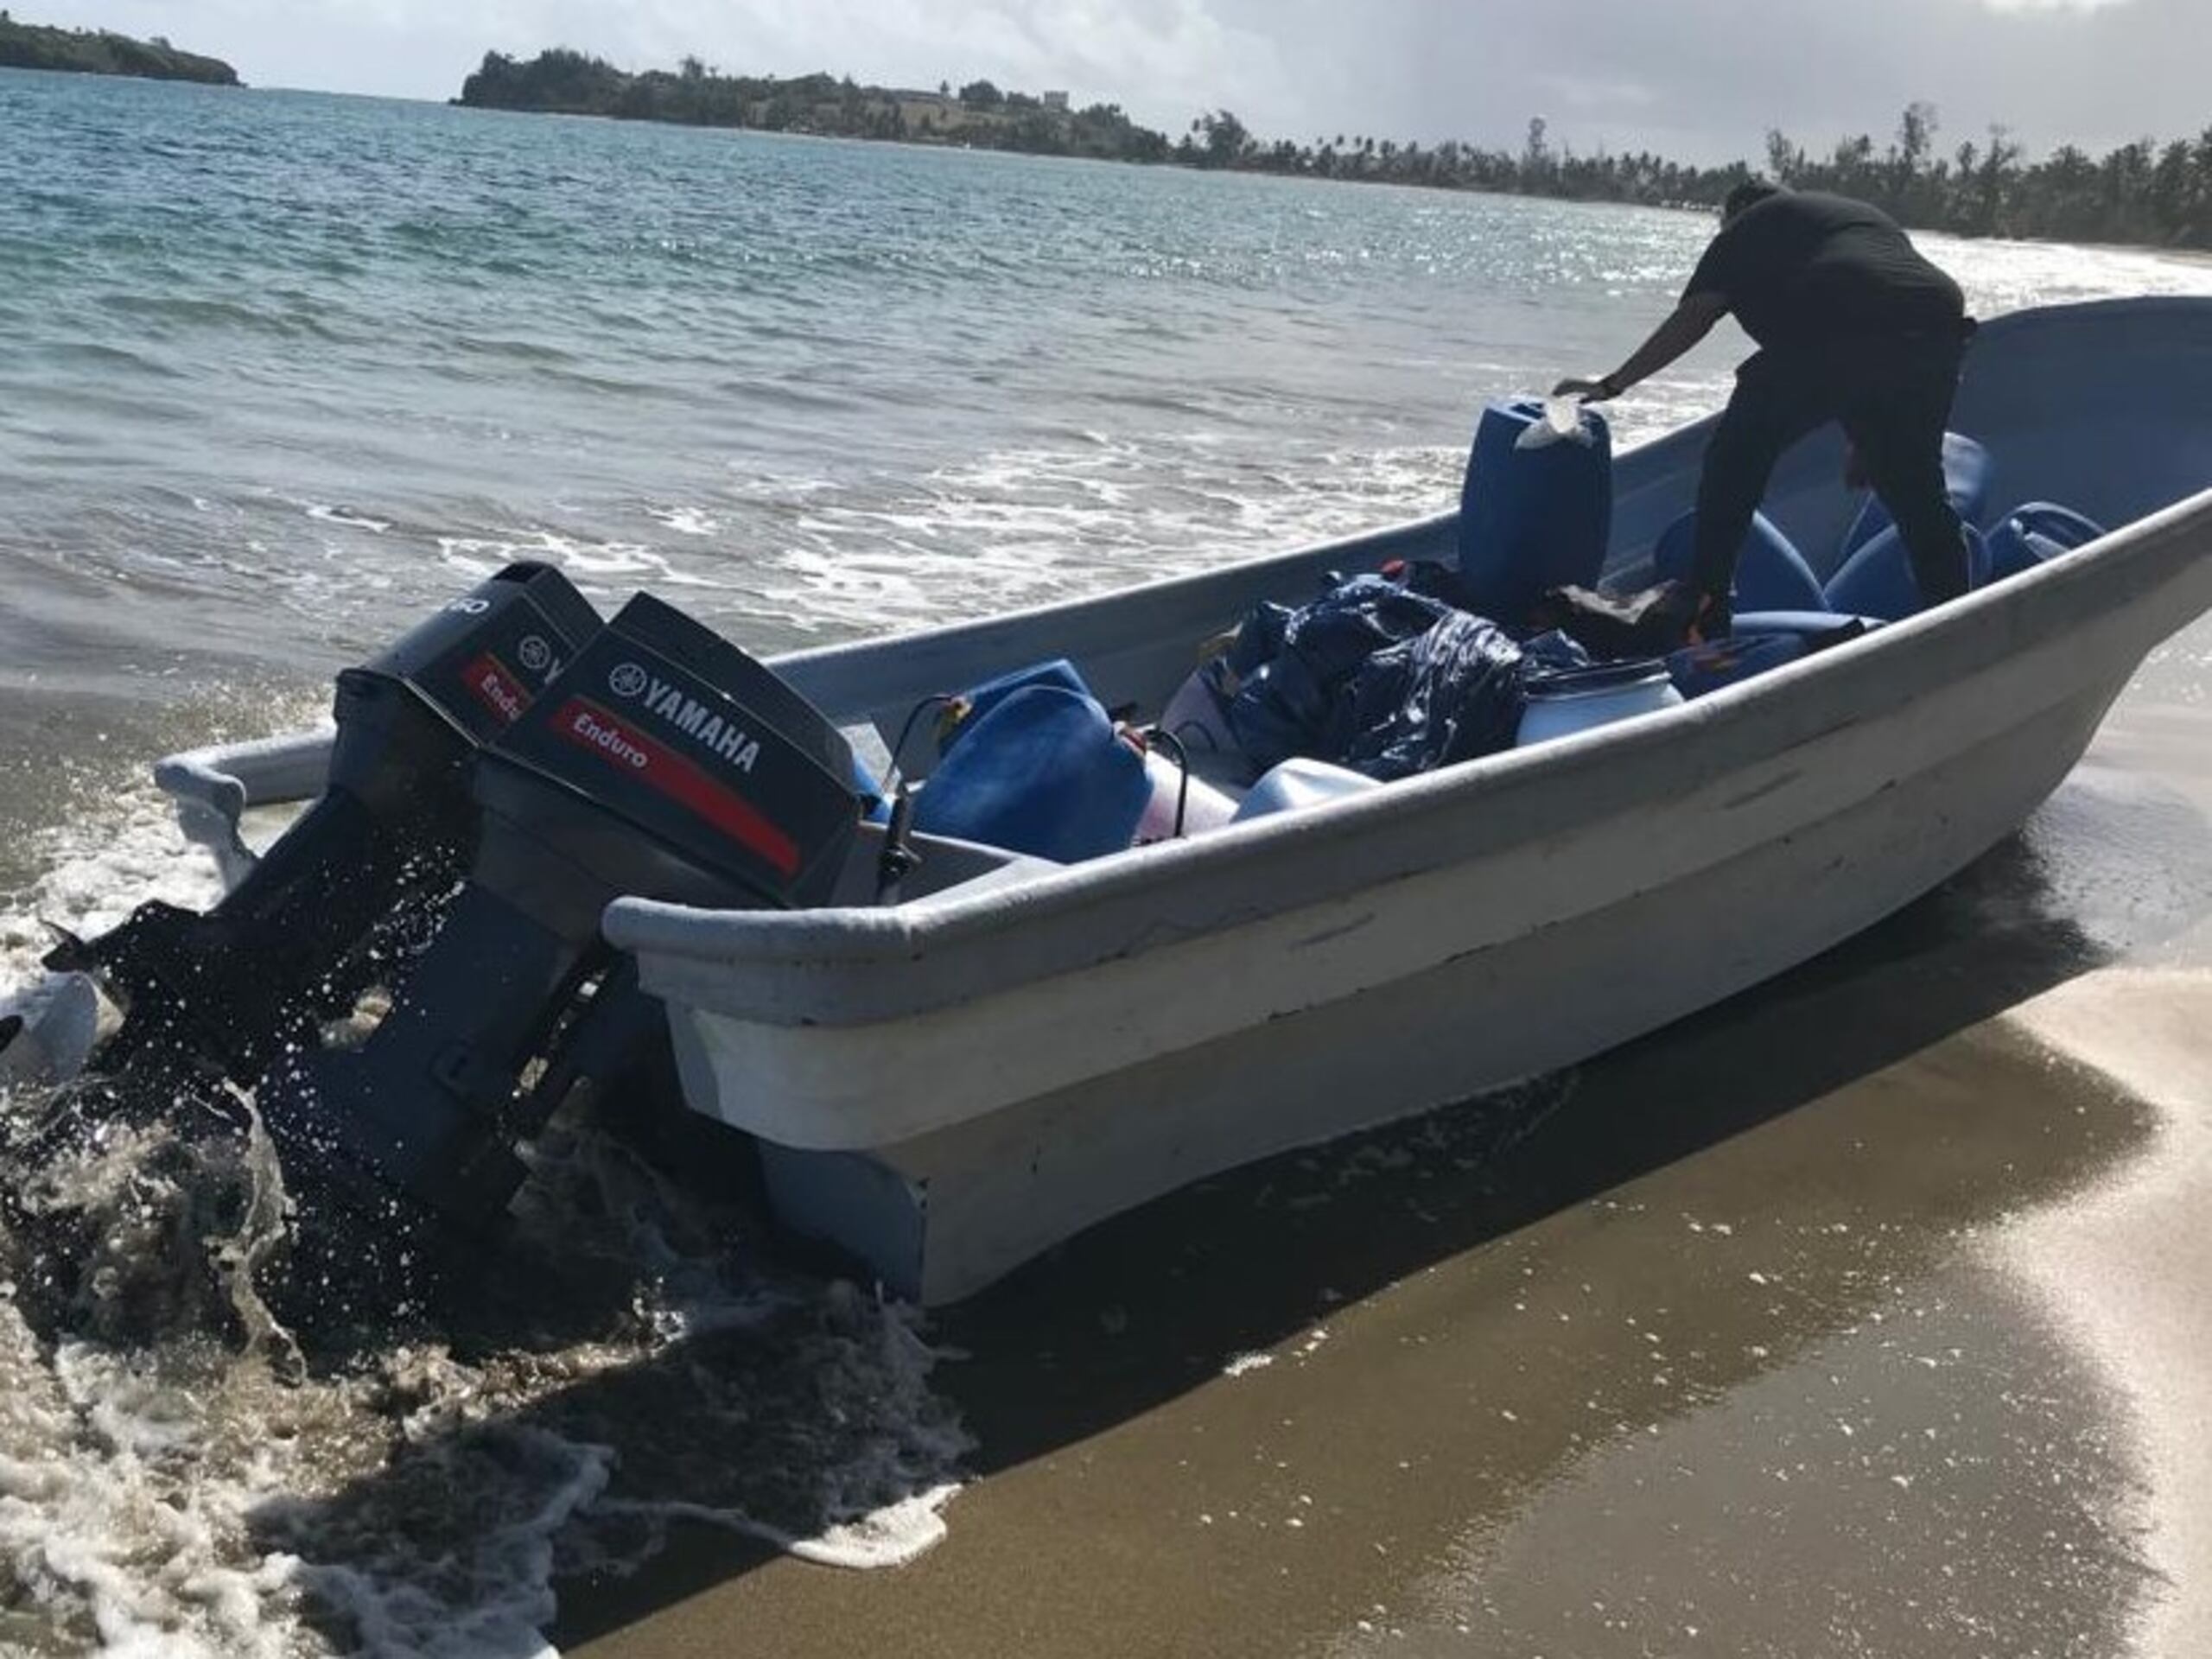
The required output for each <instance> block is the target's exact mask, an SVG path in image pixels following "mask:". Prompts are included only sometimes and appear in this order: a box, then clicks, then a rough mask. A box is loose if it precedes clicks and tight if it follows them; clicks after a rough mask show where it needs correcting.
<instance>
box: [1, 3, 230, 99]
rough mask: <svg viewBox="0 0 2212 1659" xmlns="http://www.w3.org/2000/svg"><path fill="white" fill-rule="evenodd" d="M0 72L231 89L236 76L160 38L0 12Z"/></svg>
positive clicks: (222, 64)
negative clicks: (54, 25) (52, 24)
mask: <svg viewBox="0 0 2212 1659" xmlns="http://www.w3.org/2000/svg"><path fill="white" fill-rule="evenodd" d="M0 69H59V70H62V71H65V72H67V73H73V74H86V75H136V76H138V77H139V78H141V79H146V80H199V81H206V82H207V83H208V84H209V85H211V86H237V85H238V71H237V70H235V69H233V68H232V67H231V66H230V65H229V64H227V63H225V62H223V61H222V60H220V59H219V58H204V57H201V56H200V54H197V53H194V52H180V51H178V50H177V49H176V48H175V47H173V46H171V45H170V44H169V43H168V41H165V40H163V39H162V37H161V36H160V35H156V36H155V37H154V38H153V39H152V40H150V41H134V40H132V39H131V38H130V36H129V35H111V34H109V33H108V32H107V31H106V30H105V29H48V28H43V27H41V25H39V24H36V23H19V22H16V20H15V19H14V18H13V17H12V16H10V15H9V14H8V13H7V12H5V11H0Z"/></svg>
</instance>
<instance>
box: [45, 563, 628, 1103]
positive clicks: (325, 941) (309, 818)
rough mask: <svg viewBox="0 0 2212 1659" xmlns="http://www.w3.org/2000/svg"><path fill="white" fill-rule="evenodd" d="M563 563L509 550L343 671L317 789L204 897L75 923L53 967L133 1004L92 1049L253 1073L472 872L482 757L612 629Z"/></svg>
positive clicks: (118, 1061) (362, 980) (352, 988)
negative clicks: (494, 566)
mask: <svg viewBox="0 0 2212 1659" xmlns="http://www.w3.org/2000/svg"><path fill="white" fill-rule="evenodd" d="M599 627H600V619H599V616H598V613H596V612H594V610H593V609H592V607H591V606H590V604H589V603H588V601H586V600H585V599H584V597H583V595H582V594H579V593H578V592H577V591H576V590H575V588H574V587H573V586H572V585H571V584H570V583H569V580H568V579H567V578H566V577H565V576H563V575H562V574H561V573H560V572H559V571H558V570H556V569H552V568H551V567H550V566H548V565H542V564H527V563H524V564H513V565H510V566H508V567H507V568H506V569H504V570H501V571H500V572H499V574H498V575H494V576H493V577H491V578H490V579H488V580H487V581H486V582H482V583H481V584H480V585H479V586H478V587H477V588H475V589H474V591H473V592H471V593H468V594H465V595H463V596H462V597H461V598H459V599H456V600H454V601H452V602H451V603H449V604H448V605H447V606H446V607H444V608H443V609H442V610H441V611H440V612H439V613H437V614H436V615H435V616H434V617H432V618H430V619H429V620H428V621H426V622H423V624H421V625H420V626H417V627H416V628H415V629H414V630H413V631H412V632H410V633H408V634H407V635H406V636H405V637H404V639H401V640H400V641H399V642H398V643H397V645H393V646H392V647H391V649H390V650H388V651H386V652H384V653H383V654H382V655H381V656H379V657H378V658H375V659H374V660H373V661H372V662H370V663H367V664H364V665H363V666H361V667H359V668H351V669H347V670H346V671H344V672H343V673H341V674H340V675H339V677H338V695H337V706H336V710H335V712H336V716H337V721H338V733H337V737H336V740H335V742H334V747H333V748H332V751H331V758H330V772H329V779H328V784H327V788H326V791H325V792H324V794H323V795H322V797H321V799H320V800H318V801H317V802H316V803H315V805H314V806H313V807H311V808H310V809H309V810H308V811H307V812H306V813H305V814H304V815H303V816H302V817H301V818H300V820H299V821H298V822H297V823H295V824H293V825H292V827H291V828H290V829H288V830H287V831H286V832H285V833H284V835H283V836H282V837H280V838H279V839H278V840H277V842H276V844H275V845H274V846H272V847H271V848H270V849H269V852H268V853H267V855H265V856H264V857H263V858H262V859H261V860H260V861H259V862H258V863H257V864H256V865H255V866H254V868H252V870H251V872H250V873H249V874H247V876H246V878H245V880H243V881H242V882H240V883H239V885H238V887H237V888H236V889H235V890H234V891H233V892H232V893H231V894H230V895H229V896H228V897H227V898H226V899H223V901H222V902H221V903H220V904H219V905H217V906H215V907H214V908H213V910H211V911H209V912H207V913H206V914H204V915H201V914H197V913H194V912H191V911H187V910H181V909H179V908H177V907H176V906H172V905H165V904H162V903H159V902H154V903H149V904H146V905H143V906H140V907H139V908H138V909H137V911H136V912H133V913H132V915H131V917H130V919H129V920H128V921H126V922H124V924H123V925H121V926H120V927H118V928H116V929H115V930H114V931H111V932H109V933H106V934H105V935H103V936H101V937H100V938H97V939H92V940H90V941H85V940H76V939H72V940H69V941H67V943H65V944H62V945H60V946H59V947H57V948H56V949H55V950H54V951H53V952H52V953H51V954H50V955H49V956H48V957H47V964H48V966H49V967H51V968H55V969H91V970H92V971H95V972H97V973H99V975H101V976H103V977H104V978H105V981H106V982H107V983H108V984H109V985H110V986H111V988H113V989H114V990H115V991H116V992H117V993H118V996H119V997H120V999H121V1000H122V1001H123V1002H124V1005H125V1007H126V1008H127V1010H128V1017H127V1019H126V1020H125V1021H124V1026H123V1027H122V1029H121V1030H120V1031H119V1032H118V1033H117V1034H116V1035H115V1036H114V1037H112V1038H111V1039H109V1040H108V1042H107V1043H106V1044H105V1045H104V1046H103V1047H102V1050H101V1052H99V1054H98V1055H97V1056H96V1057H95V1058H94V1065H95V1066H96V1067H97V1068H98V1069H101V1070H105V1071H117V1070H120V1069H122V1068H124V1066H126V1065H130V1063H131V1062H132V1060H133V1059H134V1058H137V1057H138V1056H140V1055H145V1054H149V1053H153V1054H162V1055H164V1056H165V1057H166V1056H167V1052H168V1051H171V1050H182V1051H186V1052H193V1053H197V1054H200V1055H201V1056H204V1057H205V1058H207V1059H210V1060H213V1062H215V1063H216V1064H217V1065H219V1067H220V1068H221V1069H222V1070H223V1071H225V1072H226V1073H227V1074H228V1075H229V1076H230V1077H232V1080H233V1081H235V1082H238V1083H239V1084H247V1085H251V1084H252V1083H253V1082H254V1080H255V1078H256V1077H257V1076H258V1074H259V1073H260V1071H261V1070H262V1068H263V1066H264V1065H265V1064H266V1063H267V1060H268V1058H269V1057H270V1055H271V1054H273V1053H274V1052H277V1049H278V1048H279V1047H280V1046H282V1045H283V1041H284V1039H286V1038H287V1037H288V1036H289V1035H291V1034H293V1033H296V1032H298V1031H299V1030H301V1029H302V1027H305V1026H306V1025H308V1024H309V1023H310V1022H312V1021H314V1020H320V1019H327V1018H330V1017H332V1016H334V1015H336V1014H343V1013H345V1012H347V1011H348V1010H350V1009H351V1008H352V1007H353V1002H354V1000H355V999H356V998H357V997H358V996H359V995H360V994H361V992H362V991H364V990H365V989H366V988H368V986H369V985H370V984H371V983H372V982H374V981H375V980H376V979H377V978H378V977H379V976H380V975H379V969H378V964H377V963H375V962H374V961H373V960H372V957H373V955H374V951H373V950H372V948H371V942H372V940H374V939H375V938H377V936H378V930H380V929H383V928H387V927H389V926H391V925H393V922H394V918H404V917H405V916H407V915H408V914H409V913H410V912H416V911H419V910H420V908H421V907H423V906H429V905H433V904H435V902H436V901H437V900H439V899H442V897H443V896H445V895H446V894H448V893H451V892H452V890H453V889H454V887H456V886H457V885H458V884H459V882H460V880H461V877H462V875H463V874H465V872H466V870H467V861H468V858H469V855H470V853H471V851H472V849H473V848H474V839H475V837H474V829H475V824H476V818H477V812H476V808H475V804H474V801H473V800H472V799H471V798H470V794H469V776H470V764H469V763H470V761H471V760H473V759H474V756H475V754H476V753H477V751H478V750H479V748H480V747H481V746H482V745H484V744H485V743H487V742H489V741H492V740H493V738H495V737H497V736H499V734H502V733H504V732H505V731H506V730H507V728H509V727H510V726H511V725H512V723H513V722H514V721H516V720H517V719H518V718H519V717H520V716H521V715H523V713H524V710H526V709H529V708H530V706H531V702H533V700H534V699H535V698H536V697H537V695H538V693H539V692H540V691H541V690H543V689H544V687H545V686H546V685H547V684H548V683H550V682H551V681H552V680H553V679H554V678H555V677H556V676H557V675H558V674H559V673H560V672H561V671H562V670H563V668H565V667H566V666H567V665H568V664H569V663H570V662H571V661H572V660H573V659H574V658H575V655H576V653H577V652H579V651H580V650H582V648H583V646H584V645H586V643H587V642H588V641H589V640H590V639H591V638H592V637H593V636H594V634H596V633H597V632H599Z"/></svg>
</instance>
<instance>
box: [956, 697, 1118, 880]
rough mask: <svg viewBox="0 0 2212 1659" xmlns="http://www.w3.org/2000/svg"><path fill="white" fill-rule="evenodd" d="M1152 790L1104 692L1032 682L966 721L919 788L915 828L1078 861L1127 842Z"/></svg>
mask: <svg viewBox="0 0 2212 1659" xmlns="http://www.w3.org/2000/svg"><path fill="white" fill-rule="evenodd" d="M1152 793H1153V780H1152V779H1151V778H1150V777H1148V776H1147V774H1146V772H1145V759H1144V756H1143V755H1142V754H1141V753H1139V752H1138V751H1137V749H1136V747H1135V745H1133V744H1131V743H1128V742H1127V741H1124V740H1123V739H1122V736H1121V735H1120V734H1118V733H1117V732H1116V730H1115V727H1114V722H1113V721H1112V720H1110V719H1109V718H1108V716H1107V714H1106V710H1105V709H1103V708H1102V707H1101V706H1100V705H1099V703H1098V701H1097V699H1096V698H1095V697H1087V696H1083V695H1081V694H1080V693H1077V692H1074V691H1070V690H1066V689H1065V687H1062V686H1058V685H1028V686H1024V687H1023V688H1021V689H1020V690H1017V691H1014V692H1013V693H1011V694H1010V695H1008V696H1006V697H1004V698H1001V699H1000V700H999V701H997V702H995V703H994V704H993V706H992V709H991V711H990V713H988V714H987V715H983V716H982V717H981V718H980V719H976V720H974V721H970V722H969V723H968V725H967V726H966V727H965V728H963V733H962V735H961V738H960V741H959V742H958V743H957V745H955V746H954V747H953V749H952V751H951V752H950V753H949V754H947V755H946V756H945V757H944V761H943V762H942V763H941V764H940V765H939V766H938V769H937V770H936V771H935V772H931V774H930V779H929V781H928V782H927V783H925V784H924V785H922V786H921V788H920V790H919V791H918V792H917V793H916V795H915V797H914V828H915V829H918V830H921V831H922V832H923V833H925V834H926V835H932V836H952V837H954V838H955V839H956V840H960V841H976V842H983V843H984V844H985V845H986V846H991V847H1003V848H1005V849H1007V850H1008V851H1010V852H1016V853H1027V854H1029V855H1031V856H1032V857H1035V858H1049V859H1052V860H1054V861H1058V862H1059V863H1063V864H1073V863H1077V862H1079V861H1082V860H1084V859H1086V858H1096V857H1098V856H1100V855H1102V854H1105V853H1113V852H1119V851H1121V850H1122V849H1125V848H1126V847H1128V844H1129V842H1130V841H1131V840H1132V839H1133V838H1134V837H1135V835H1136V831H1137V824H1138V823H1139V821H1140V820H1141V818H1142V817H1144V810H1145V806H1146V804H1147V803H1148V802H1149V801H1150V800H1151V799H1152Z"/></svg>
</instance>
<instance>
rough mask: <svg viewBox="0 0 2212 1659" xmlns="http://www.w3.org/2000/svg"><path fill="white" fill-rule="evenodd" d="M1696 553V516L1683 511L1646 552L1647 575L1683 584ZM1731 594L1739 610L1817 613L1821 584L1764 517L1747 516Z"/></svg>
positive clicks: (1772, 524) (1811, 570)
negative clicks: (1648, 555)
mask: <svg viewBox="0 0 2212 1659" xmlns="http://www.w3.org/2000/svg"><path fill="white" fill-rule="evenodd" d="M1696 550H1697V514H1696V513H1694V512H1686V513H1684V514H1683V515H1682V516H1681V518H1677V519H1675V522H1674V523H1673V524H1669V525H1668V526H1667V529H1666V531H1665V533H1664V534H1662V536H1661V537H1659V543H1658V545H1657V546H1656V547H1654V548H1653V549H1652V550H1651V569H1652V574H1653V575H1656V576H1657V577H1658V578H1659V579H1660V580H1661V581H1662V582H1683V581H1687V580H1688V576H1689V574H1690V559H1691V556H1692V555H1694V553H1695V552H1696ZM1734 593H1735V599H1736V608H1737V609H1738V610H1739V611H1817V610H1819V609H1820V608H1821V581H1820V578H1819V577H1818V576H1815V575H1814V574H1813V568H1812V566H1810V565H1808V564H1807V563H1805V557H1804V555H1803V554H1802V553H1800V552H1798V550H1797V549H1796V546H1795V544H1793V543H1791V541H1790V539H1789V537H1787V536H1785V535H1783V533H1782V531H1781V530H1780V529H1779V527H1777V525H1776V524H1775V522H1774V520H1772V519H1771V518H1768V517H1767V516H1766V515H1765V514H1764V513H1763V512H1760V513H1754V514H1752V515H1751V529H1750V530H1749V531H1746V532H1745V536H1744V544H1743V546H1742V547H1741V548H1740V549H1738V551H1737V554H1736V578H1735V586H1734Z"/></svg>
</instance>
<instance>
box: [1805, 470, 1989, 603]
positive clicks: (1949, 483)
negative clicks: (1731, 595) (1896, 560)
mask: <svg viewBox="0 0 2212 1659" xmlns="http://www.w3.org/2000/svg"><path fill="white" fill-rule="evenodd" d="M1989 472H1990V461H1989V451H1988V450H1986V449H1985V448H1982V447H1981V446H1980V444H1978V443H1976V442H1974V440H1973V439H1972V438H1967V437H1961V436H1960V435H1958V434H1957V433H1956V432H1946V433H1945V434H1944V435H1943V490H1944V493H1945V494H1947V495H1948V496H1949V497H1950V498H1951V510H1952V511H1953V512H1955V513H1957V514H1958V515H1959V517H1960V518H1961V519H1962V520H1964V521H1965V522H1966V523H1967V524H1977V525H1978V524H1980V523H1981V522H1982V518H1981V516H1982V514H1983V513H1985V512H1988V511H1989ZM1890 527H1891V520H1890V510H1889V509H1888V508H1887V507H1885V506H1884V505H1882V499H1881V498H1880V497H1879V496H1877V495H1869V496H1868V497H1867V498H1866V505H1865V506H1863V507H1861V508H1859V517H1858V518H1854V519H1853V520H1852V521H1851V528H1850V529H1849V530H1848V531H1846V532H1845V533H1844V537H1843V556H1844V557H1845V558H1846V559H1848V558H1849V557H1850V556H1852V555H1853V554H1854V553H1856V552H1857V551H1858V550H1859V549H1860V548H1862V547H1864V546H1866V543H1869V542H1871V541H1872V540H1873V539H1874V538H1875V537H1877V536H1879V535H1880V534H1881V533H1882V532H1883V531H1885V530H1888V529H1889V528H1890ZM1775 608H1777V610H1779V609H1784V608H1787V607H1781V606H1777V607H1775Z"/></svg>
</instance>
